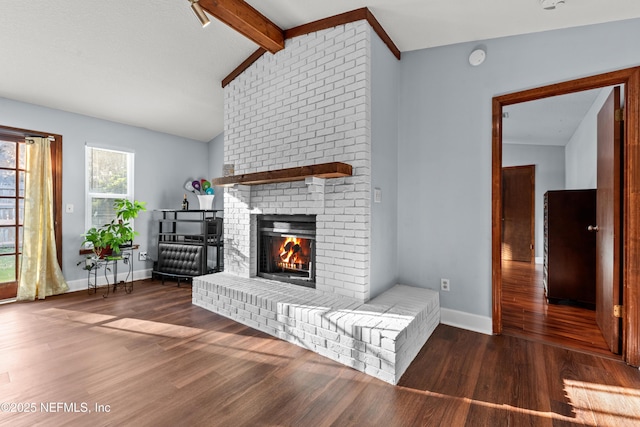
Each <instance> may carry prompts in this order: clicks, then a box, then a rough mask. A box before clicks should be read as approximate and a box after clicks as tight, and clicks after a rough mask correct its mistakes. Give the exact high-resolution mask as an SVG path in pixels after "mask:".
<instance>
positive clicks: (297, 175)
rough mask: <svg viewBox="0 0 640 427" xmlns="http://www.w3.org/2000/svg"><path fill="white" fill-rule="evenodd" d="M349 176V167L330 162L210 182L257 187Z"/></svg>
mask: <svg viewBox="0 0 640 427" xmlns="http://www.w3.org/2000/svg"><path fill="white" fill-rule="evenodd" d="M351 175H352V167H351V165H349V164H346V163H341V162H332V163H322V164H317V165H309V166H299V167H295V168H286V169H277V170H272V171H265V172H255V173H246V174H242V175H233V176H225V177H221V178H214V179H212V180H211V185H217V186H229V185H235V184H242V185H259V184H272V183H276V182H292V181H302V180H304V179H305V178H309V177H316V178H340V177H345V176H351Z"/></svg>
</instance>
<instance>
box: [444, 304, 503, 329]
mask: <svg viewBox="0 0 640 427" xmlns="http://www.w3.org/2000/svg"><path fill="white" fill-rule="evenodd" d="M440 323H443V324H445V325H449V326H455V327H456V328H462V329H467V330H469V331H474V332H479V333H481V334H485V335H493V322H492V320H491V318H490V317H486V316H478V315H477V314H471V313H465V312H463V311H458V310H451V309H450V308H442V307H441V308H440Z"/></svg>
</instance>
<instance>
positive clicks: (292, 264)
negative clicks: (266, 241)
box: [278, 237, 306, 270]
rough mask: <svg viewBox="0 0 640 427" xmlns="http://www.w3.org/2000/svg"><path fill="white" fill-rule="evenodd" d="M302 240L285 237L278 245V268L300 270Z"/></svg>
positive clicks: (302, 261)
mask: <svg viewBox="0 0 640 427" xmlns="http://www.w3.org/2000/svg"><path fill="white" fill-rule="evenodd" d="M302 240H303V239H299V238H297V237H287V238H286V239H285V240H283V242H282V244H281V245H280V250H279V252H280V253H279V255H280V262H279V263H278V266H279V267H281V268H289V269H294V270H300V269H302V265H303V264H304V257H305V256H306V254H305V253H304V251H303V242H302Z"/></svg>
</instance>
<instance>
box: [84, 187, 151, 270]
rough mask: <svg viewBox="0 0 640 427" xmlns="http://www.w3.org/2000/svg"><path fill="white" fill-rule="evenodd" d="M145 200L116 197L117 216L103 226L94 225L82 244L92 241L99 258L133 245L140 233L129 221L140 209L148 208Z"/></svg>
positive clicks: (114, 205)
mask: <svg viewBox="0 0 640 427" xmlns="http://www.w3.org/2000/svg"><path fill="white" fill-rule="evenodd" d="M145 205H146V203H145V202H139V201H137V200H134V201H131V200H127V199H116V200H115V202H114V204H113V207H114V210H115V211H116V218H115V219H113V220H112V221H111V222H110V223H108V224H105V225H103V226H101V227H92V228H90V229H89V230H88V231H87V232H86V233H85V234H83V237H84V240H83V241H82V245H85V244H87V243H90V244H91V245H92V249H93V253H94V254H95V256H96V257H97V258H102V257H104V256H106V255H108V254H110V253H114V254H119V253H120V248H121V247H126V246H131V245H132V244H133V239H134V237H135V236H137V235H138V232H136V231H134V230H133V228H132V227H131V224H130V223H129V221H130V220H132V219H134V218H136V217H137V216H138V214H139V213H140V211H144V210H146V208H145Z"/></svg>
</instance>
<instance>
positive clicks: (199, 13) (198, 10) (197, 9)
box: [189, 0, 211, 28]
mask: <svg viewBox="0 0 640 427" xmlns="http://www.w3.org/2000/svg"><path fill="white" fill-rule="evenodd" d="M189 1H190V2H191V10H193V13H195V14H196V17H197V18H198V21H200V23H201V24H202V28H204V27H206V26H207V25H209V24H210V23H211V21H209V18H208V17H207V15H206V14H205V13H204V10H203V9H202V7H201V6H200V3H198V0H189Z"/></svg>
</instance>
